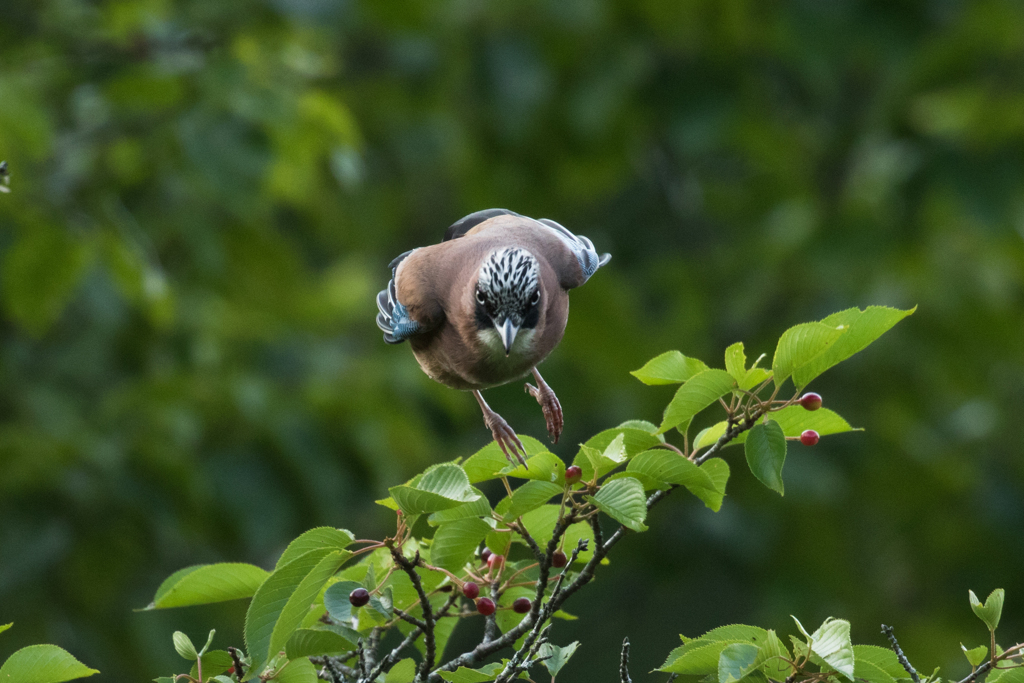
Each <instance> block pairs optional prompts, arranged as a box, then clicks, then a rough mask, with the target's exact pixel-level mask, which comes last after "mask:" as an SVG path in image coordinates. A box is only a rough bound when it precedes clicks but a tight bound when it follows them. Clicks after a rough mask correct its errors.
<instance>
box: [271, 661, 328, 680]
mask: <svg viewBox="0 0 1024 683" xmlns="http://www.w3.org/2000/svg"><path fill="white" fill-rule="evenodd" d="M272 680H274V681H277V683H320V681H319V679H317V677H316V667H314V666H313V663H312V662H311V661H309V660H308V659H306V658H305V657H302V658H301V659H291V660H289V661H288V663H287V664H285V665H284V667H282V668H281V669H280V670H279V671H278V673H277V675H276V676H274V678H273V679H272Z"/></svg>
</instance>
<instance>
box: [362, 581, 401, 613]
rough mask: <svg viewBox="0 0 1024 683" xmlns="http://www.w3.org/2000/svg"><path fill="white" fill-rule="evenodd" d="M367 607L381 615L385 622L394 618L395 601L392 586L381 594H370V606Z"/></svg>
mask: <svg viewBox="0 0 1024 683" xmlns="http://www.w3.org/2000/svg"><path fill="white" fill-rule="evenodd" d="M366 607H367V609H370V610H373V611H374V612H376V613H377V614H379V615H380V616H381V617H383V618H384V620H385V621H386V620H388V619H391V618H392V617H394V616H395V600H394V598H393V597H392V590H391V586H388V587H387V588H385V589H384V590H382V591H380V592H379V593H370V604H369V605H367V606H366Z"/></svg>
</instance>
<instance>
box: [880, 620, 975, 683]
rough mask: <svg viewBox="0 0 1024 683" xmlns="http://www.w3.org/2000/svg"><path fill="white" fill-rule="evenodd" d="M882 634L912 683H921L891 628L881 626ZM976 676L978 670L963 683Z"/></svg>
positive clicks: (967, 682)
mask: <svg viewBox="0 0 1024 683" xmlns="http://www.w3.org/2000/svg"><path fill="white" fill-rule="evenodd" d="M882 633H884V634H885V636H886V637H887V638H888V639H889V645H890V646H891V647H892V651H893V652H895V653H896V659H898V660H900V664H902V665H903V668H904V669H906V670H907V673H908V674H910V678H911V679H912V680H913V681H914V683H921V677H920V676H918V675H917V671H916V670H915V669H914V667H913V666H912V665H911V664H910V660H909V659H907V656H906V655H905V654H903V648H901V647H900V644H899V641H897V640H896V634H895V633H893V630H892V626H886V625H885V624H882ZM980 668H981V667H979V669H980ZM978 674H979V670H975V672H974V673H972V674H971V675H970V676H968V677H967V678H965V679H964V681H965V683H971V681H973V680H974V679H975V678H977V677H978Z"/></svg>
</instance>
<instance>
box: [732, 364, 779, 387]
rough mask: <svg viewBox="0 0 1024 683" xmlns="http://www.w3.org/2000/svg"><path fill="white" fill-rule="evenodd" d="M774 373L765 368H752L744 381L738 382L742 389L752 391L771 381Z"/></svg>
mask: <svg viewBox="0 0 1024 683" xmlns="http://www.w3.org/2000/svg"><path fill="white" fill-rule="evenodd" d="M771 376H772V371H771V370H766V369H765V368H750V369H749V370H747V374H746V376H745V377H744V378H743V380H742V381H740V382H737V384H738V385H739V388H740V389H743V390H744V391H752V390H753V389H754V388H755V387H756V386H758V385H759V384H761V383H762V382H764V381H765V380H768V379H771Z"/></svg>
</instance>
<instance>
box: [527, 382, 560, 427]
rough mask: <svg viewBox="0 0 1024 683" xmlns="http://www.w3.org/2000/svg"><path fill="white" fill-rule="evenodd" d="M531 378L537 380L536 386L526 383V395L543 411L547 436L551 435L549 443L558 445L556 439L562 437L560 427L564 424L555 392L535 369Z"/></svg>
mask: <svg viewBox="0 0 1024 683" xmlns="http://www.w3.org/2000/svg"><path fill="white" fill-rule="evenodd" d="M533 377H534V379H536V380H537V386H533V385H532V384H530V383H529V382H527V383H526V393H528V394H529V395H530V396H533V397H534V398H535V399H537V403H539V404H540V407H541V409H542V410H543V411H544V420H545V421H546V422H547V423H548V434H550V435H551V441H552V442H553V443H558V437H559V436H561V435H562V425H563V424H564V420H563V419H562V404H560V403H559V402H558V397H557V396H555V392H554V391H553V390H552V389H551V387H549V386H548V383H547V382H545V381H544V378H543V377H541V376H540V373H539V372H537V368H534V369H533Z"/></svg>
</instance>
